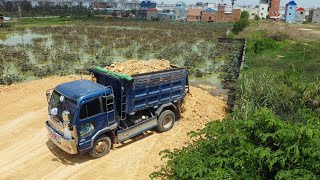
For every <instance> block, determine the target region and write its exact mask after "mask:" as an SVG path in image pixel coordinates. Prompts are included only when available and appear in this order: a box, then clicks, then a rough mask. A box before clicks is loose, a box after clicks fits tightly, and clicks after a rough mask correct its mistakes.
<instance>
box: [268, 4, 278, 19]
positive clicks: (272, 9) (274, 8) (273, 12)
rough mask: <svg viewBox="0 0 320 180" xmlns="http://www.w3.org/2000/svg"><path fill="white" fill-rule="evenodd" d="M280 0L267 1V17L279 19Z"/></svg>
mask: <svg viewBox="0 0 320 180" xmlns="http://www.w3.org/2000/svg"><path fill="white" fill-rule="evenodd" d="M279 10H280V0H269V9H268V11H269V13H268V14H269V17H279V16H280V13H279Z"/></svg>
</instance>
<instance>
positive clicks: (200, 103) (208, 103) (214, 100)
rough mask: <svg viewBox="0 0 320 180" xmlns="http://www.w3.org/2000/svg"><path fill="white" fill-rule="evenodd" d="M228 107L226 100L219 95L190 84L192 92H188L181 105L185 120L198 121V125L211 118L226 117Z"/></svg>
mask: <svg viewBox="0 0 320 180" xmlns="http://www.w3.org/2000/svg"><path fill="white" fill-rule="evenodd" d="M226 108H227V107H226V104H225V102H223V101H222V100H221V99H220V98H219V97H215V96H212V95H210V94H209V92H208V91H205V90H202V89H200V88H197V87H192V86H190V93H189V94H187V96H186V98H185V99H184V103H183V104H182V107H181V111H182V113H181V115H182V118H183V120H184V121H196V124H197V125H201V126H202V125H204V124H205V123H207V122H208V121H210V120H215V119H222V118H224V117H225V116H226V113H225V111H224V110H225V109H226Z"/></svg>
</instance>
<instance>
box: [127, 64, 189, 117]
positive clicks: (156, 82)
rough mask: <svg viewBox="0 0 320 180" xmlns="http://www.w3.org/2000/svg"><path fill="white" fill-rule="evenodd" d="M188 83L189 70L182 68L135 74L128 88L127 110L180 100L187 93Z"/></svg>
mask: <svg viewBox="0 0 320 180" xmlns="http://www.w3.org/2000/svg"><path fill="white" fill-rule="evenodd" d="M186 85H187V71H186V70H185V69H182V68H180V69H173V70H167V71H161V72H153V73H148V74H141V75H135V76H133V83H131V84H130V86H131V87H129V88H127V101H126V112H127V113H128V114H130V113H131V112H136V111H139V110H143V109H146V108H149V107H156V106H160V105H162V104H165V103H169V102H172V101H176V100H180V99H182V98H183V97H184V96H185V94H186Z"/></svg>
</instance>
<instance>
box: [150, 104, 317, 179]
mask: <svg viewBox="0 0 320 180" xmlns="http://www.w3.org/2000/svg"><path fill="white" fill-rule="evenodd" d="M304 114H305V117H304V118H305V119H301V122H299V123H292V122H287V121H283V120H281V119H280V118H279V117H278V116H276V115H274V114H273V113H272V111H270V110H268V109H265V108H262V109H258V110H257V111H256V112H255V113H254V114H253V115H251V116H250V117H249V118H248V120H231V119H227V120H224V121H222V122H211V123H209V124H207V126H206V128H204V129H202V130H199V131H197V132H192V133H190V136H191V137H193V138H196V139H197V141H194V143H193V144H191V145H189V146H188V147H184V148H182V149H181V150H177V149H175V150H173V151H168V150H166V151H162V152H161V154H162V157H163V158H166V159H169V160H168V163H167V165H166V166H165V167H163V168H162V169H161V170H160V171H158V172H155V173H153V174H151V175H150V177H151V178H159V177H160V178H164V179H179V180H180V179H212V178H213V177H214V178H215V179H296V178H307V179H318V178H319V177H320V163H319V162H320V150H319V146H320V128H319V126H318V125H317V126H315V124H319V123H320V121H319V119H315V118H314V117H313V116H309V115H310V114H308V113H304Z"/></svg>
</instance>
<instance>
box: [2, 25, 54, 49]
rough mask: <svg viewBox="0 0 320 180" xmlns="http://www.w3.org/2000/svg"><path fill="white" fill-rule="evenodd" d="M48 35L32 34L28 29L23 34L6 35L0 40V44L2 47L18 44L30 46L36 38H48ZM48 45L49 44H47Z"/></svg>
mask: <svg viewBox="0 0 320 180" xmlns="http://www.w3.org/2000/svg"><path fill="white" fill-rule="evenodd" d="M50 37H51V36H50V35H42V34H37V33H33V32H32V31H31V30H30V29H27V30H26V31H25V32H19V33H12V34H8V35H6V38H4V39H2V40H1V39H0V44H3V45H9V46H15V45H18V44H23V45H26V44H32V43H33V42H32V40H33V39H37V38H50ZM48 45H49V44H48Z"/></svg>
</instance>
